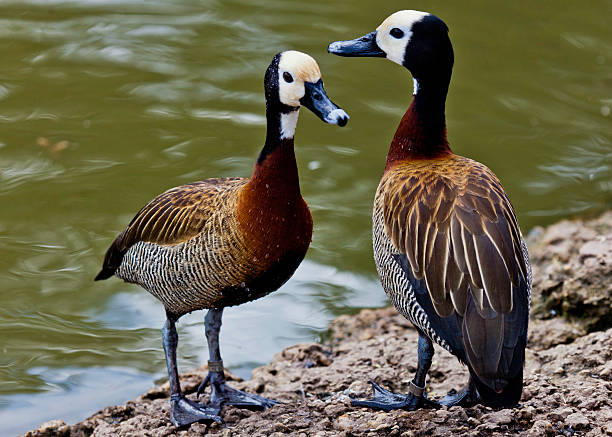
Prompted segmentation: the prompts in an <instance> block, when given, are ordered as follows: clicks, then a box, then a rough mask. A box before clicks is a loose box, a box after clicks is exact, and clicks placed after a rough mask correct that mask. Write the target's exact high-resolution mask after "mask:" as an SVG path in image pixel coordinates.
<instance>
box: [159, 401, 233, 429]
mask: <svg viewBox="0 0 612 437" xmlns="http://www.w3.org/2000/svg"><path fill="white" fill-rule="evenodd" d="M220 411H221V408H219V407H216V406H208V405H202V404H199V403H197V402H193V401H190V400H189V399H187V398H186V397H184V396H172V397H171V398H170V421H171V422H172V424H173V425H174V426H177V427H180V426H186V425H189V424H192V423H194V422H200V421H210V422H217V423H223V419H221V417H220V416H219V412H220Z"/></svg>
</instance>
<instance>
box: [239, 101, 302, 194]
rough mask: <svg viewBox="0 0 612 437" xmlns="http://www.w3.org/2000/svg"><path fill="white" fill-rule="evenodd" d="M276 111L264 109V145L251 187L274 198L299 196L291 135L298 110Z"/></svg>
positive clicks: (287, 107) (286, 108)
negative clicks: (275, 196) (276, 195)
mask: <svg viewBox="0 0 612 437" xmlns="http://www.w3.org/2000/svg"><path fill="white" fill-rule="evenodd" d="M282 106H283V107H282V108H280V109H279V110H271V108H270V107H268V108H267V111H266V118H267V123H268V126H267V132H266V142H265V144H264V147H263V148H262V150H261V153H260V155H259V158H258V159H257V162H256V163H255V168H254V170H253V175H252V176H251V184H252V186H253V188H256V189H257V190H258V191H261V194H262V195H264V196H266V195H271V196H274V195H275V194H281V193H282V194H283V195H285V196H287V195H293V196H299V195H300V182H299V178H298V169H297V163H296V160H295V151H294V148H293V135H294V133H295V126H296V124H297V119H298V113H299V108H292V107H289V106H285V105H282Z"/></svg>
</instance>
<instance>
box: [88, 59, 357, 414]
mask: <svg viewBox="0 0 612 437" xmlns="http://www.w3.org/2000/svg"><path fill="white" fill-rule="evenodd" d="M264 85H265V96H266V118H267V134H266V141H265V144H264V146H263V149H262V150H261V153H260V155H259V158H258V159H257V162H256V163H255V168H254V170H253V174H252V176H251V178H250V179H245V178H228V179H207V180H204V181H201V182H195V183H192V184H187V185H183V186H180V187H176V188H172V189H170V190H168V191H166V192H165V193H162V194H161V195H159V196H157V197H156V198H155V199H153V200H152V201H151V202H149V203H148V204H147V205H145V206H144V208H142V209H141V210H140V211H139V212H138V213H137V214H136V216H135V217H134V218H133V219H132V221H131V222H130V224H129V225H128V226H127V228H126V229H125V230H124V231H123V232H122V233H121V234H119V236H118V237H117V238H116V239H115V241H114V242H113V243H112V245H111V246H110V248H109V249H108V251H107V252H106V256H105V258H104V265H103V267H102V271H101V272H100V273H99V274H98V276H97V277H96V280H99V279H106V278H109V277H110V276H112V275H115V276H117V277H119V278H121V279H123V280H124V281H127V282H132V283H135V284H138V285H140V286H141V287H143V288H144V289H146V290H147V291H149V292H150V293H151V294H153V295H154V296H155V297H157V298H158V299H159V300H160V301H161V302H162V303H163V304H164V307H165V309H166V315H167V321H166V323H165V325H164V328H163V330H162V335H163V345H164V350H165V353H166V363H167V365H168V375H169V378H170V391H171V397H170V402H171V410H170V419H171V421H172V423H173V424H174V425H176V426H182V425H187V424H190V423H193V422H195V421H199V420H215V421H220V417H219V413H220V409H221V407H222V406H223V405H225V404H227V405H236V406H240V407H247V408H267V407H270V406H272V405H274V404H275V401H272V400H270V399H266V398H263V397H261V396H257V395H254V394H248V393H244V392H241V391H238V390H235V389H232V388H231V387H229V386H228V385H226V383H225V376H224V371H223V362H222V360H221V354H220V351H219V329H220V327H221V316H222V313H223V308H225V307H227V306H232V305H239V304H241V303H244V302H249V301H252V300H254V299H258V298H260V297H262V296H265V295H267V294H268V293H270V292H272V291H274V290H276V289H277V288H279V287H280V286H281V285H282V284H284V283H285V282H286V281H287V280H288V279H289V278H290V277H291V275H292V274H293V272H294V271H295V270H296V268H297V267H298V265H299V264H300V262H301V261H302V259H303V258H304V256H305V254H306V251H307V249H308V246H309V245H310V241H311V236H312V217H311V215H310V211H309V209H308V206H307V205H306V202H304V199H302V196H301V194H300V184H299V180H298V169H297V165H296V161H295V153H294V149H293V135H294V132H295V127H296V123H297V119H298V112H299V109H300V106H305V107H306V108H308V109H310V110H311V111H312V112H314V113H315V114H316V115H317V116H319V117H320V118H321V119H322V120H323V121H325V122H326V123H330V124H337V125H339V126H344V125H345V124H346V123H347V121H348V119H349V117H348V115H347V114H346V113H345V112H344V111H343V110H342V109H340V108H338V106H336V105H335V104H334V103H333V102H332V101H331V100H330V99H329V97H328V96H327V94H326V93H325V90H324V88H323V81H322V79H321V72H320V70H319V66H318V65H317V63H316V61H315V60H314V59H313V58H311V57H310V56H308V55H306V54H304V53H300V52H296V51H287V52H282V53H279V54H277V55H276V56H275V57H274V59H273V61H272V63H271V64H270V66H269V67H268V69H267V71H266V74H265V80H264ZM205 308H208V309H209V311H208V313H207V315H206V318H205V329H206V338H207V342H208V348H209V354H210V361H209V362H208V374H207V376H206V378H205V380H204V381H203V382H202V384H201V385H200V387H199V388H198V395H199V394H200V393H201V392H202V391H203V390H204V388H205V387H206V385H207V384H210V385H211V396H210V402H209V404H207V405H203V404H200V403H198V402H194V401H191V400H189V399H187V398H186V397H185V396H184V395H183V393H182V392H181V388H180V385H179V376H178V371H177V365H176V347H177V343H178V335H177V332H176V328H175V323H176V321H177V320H178V318H179V317H181V316H182V315H184V314H186V313H189V312H191V311H195V310H200V309H205Z"/></svg>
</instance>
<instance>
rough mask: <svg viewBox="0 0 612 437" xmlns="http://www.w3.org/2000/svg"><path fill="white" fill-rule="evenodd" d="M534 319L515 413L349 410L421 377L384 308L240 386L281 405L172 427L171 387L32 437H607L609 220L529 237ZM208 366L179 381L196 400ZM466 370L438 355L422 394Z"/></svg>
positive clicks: (338, 325)
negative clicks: (353, 400)
mask: <svg viewBox="0 0 612 437" xmlns="http://www.w3.org/2000/svg"><path fill="white" fill-rule="evenodd" d="M529 247H530V251H531V256H532V262H533V266H534V278H535V279H534V292H533V311H532V321H531V325H530V334H529V344H528V349H527V353H526V355H527V356H526V370H525V377H524V379H525V389H524V392H523V398H522V401H521V403H520V405H518V406H517V407H516V408H513V409H504V410H497V411H495V410H492V409H490V408H486V407H482V406H475V407H471V408H462V407H452V408H450V409H446V408H443V409H440V410H419V411H414V412H409V411H392V412H390V413H384V412H376V411H370V410H367V409H361V408H353V407H351V406H350V397H351V396H356V397H369V395H370V391H371V389H370V387H369V385H368V383H367V381H368V380H374V381H376V382H378V383H379V384H382V385H383V386H386V387H388V388H390V389H391V390H394V391H400V392H406V391H407V390H408V383H409V382H410V380H411V378H412V376H413V372H414V371H415V370H416V367H415V365H416V345H417V333H416V331H415V330H414V329H413V328H411V326H410V324H409V323H408V322H407V321H406V320H405V319H404V318H402V317H401V316H399V315H397V313H396V312H395V311H394V310H393V309H390V308H386V309H378V310H363V311H362V312H361V313H359V314H358V315H356V316H341V317H339V318H338V319H336V320H335V321H334V322H333V323H332V325H331V327H330V336H329V340H328V341H327V342H326V343H325V344H317V343H309V344H298V345H295V346H291V347H288V348H286V349H285V350H283V351H282V352H279V353H278V354H276V355H275V357H274V359H273V360H272V362H271V363H270V364H268V365H265V366H262V367H259V368H257V369H255V370H254V371H253V374H252V378H251V379H250V380H249V381H241V380H239V379H238V378H235V377H232V375H229V374H228V378H229V379H230V384H231V385H233V386H234V387H236V388H240V389H243V390H247V391H251V392H256V393H260V394H262V395H264V396H267V397H271V398H275V399H278V400H280V401H282V402H283V403H282V404H281V405H277V406H275V407H273V408H271V409H269V410H267V411H264V412H259V411H247V410H239V409H236V408H233V407H226V408H224V410H223V418H224V420H225V424H223V425H218V424H194V425H191V427H189V428H188V429H176V428H174V427H173V426H172V425H171V424H170V422H169V420H168V406H169V402H168V384H167V383H166V384H164V385H161V386H158V387H154V388H152V389H151V390H150V391H149V392H148V393H145V394H144V395H142V396H140V397H138V398H137V399H135V400H133V401H130V402H127V403H126V404H125V405H120V406H114V407H107V408H105V409H104V410H102V411H99V412H98V413H96V414H94V415H93V416H91V417H89V418H88V419H86V420H84V421H82V422H80V423H77V424H75V425H67V424H65V423H64V422H62V421H61V420H55V421H51V422H48V423H45V424H43V425H41V426H40V427H39V428H38V429H36V430H34V431H31V432H28V433H26V434H25V435H26V436H30V437H34V436H81V435H95V436H108V435H118V436H135V435H138V436H140V435H144V436H160V437H161V436H191V435H194V436H197V435H204V434H207V435H211V436H271V435H279V436H280V435H295V436H321V437H323V436H421V435H423V436H425V435H449V436H450V435H453V436H454V435H460V436H462V435H466V436H467V435H469V436H476V435H484V436H493V435H525V436H559V435H561V436H572V435H585V436H600V435H612V212H609V213H606V214H604V215H602V216H601V217H599V218H597V219H594V220H589V221H563V222H560V223H557V224H555V225H552V226H550V227H548V228H545V229H544V228H540V229H535V230H534V231H533V232H532V233H531V234H530V237H529ZM205 374H206V369H205V368H201V369H198V370H196V371H194V372H191V373H188V374H185V375H183V376H182V378H181V381H182V386H183V389H184V390H185V391H186V392H187V393H190V396H191V397H193V396H194V392H195V390H196V387H197V385H198V384H199V382H200V381H201V380H202V378H204V376H205ZM466 379H467V372H466V370H465V368H463V367H462V366H461V365H460V364H459V363H458V362H457V360H456V359H455V358H454V357H452V356H451V355H450V354H448V353H447V352H446V351H443V350H442V349H440V348H437V347H436V355H435V357H434V361H433V364H432V368H431V371H430V372H429V388H428V390H429V393H428V395H429V397H430V398H438V397H440V396H443V395H444V394H446V392H447V391H448V390H450V389H452V388H460V386H461V385H462V384H463V383H464V382H465V381H466Z"/></svg>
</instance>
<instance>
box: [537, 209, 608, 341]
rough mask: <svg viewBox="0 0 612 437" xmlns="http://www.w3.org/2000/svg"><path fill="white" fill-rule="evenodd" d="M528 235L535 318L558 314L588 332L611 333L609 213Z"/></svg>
mask: <svg viewBox="0 0 612 437" xmlns="http://www.w3.org/2000/svg"><path fill="white" fill-rule="evenodd" d="M532 234H534V237H532V238H530V239H528V247H529V249H530V257H531V259H532V264H533V278H534V280H533V301H534V302H533V307H532V310H533V314H534V315H537V316H538V317H539V318H550V317H551V316H554V315H555V314H560V315H563V316H564V317H565V318H566V319H568V320H571V321H573V322H575V323H577V324H579V325H581V326H582V327H583V328H584V329H585V330H586V331H587V332H592V331H595V330H602V329H607V328H610V327H612V281H611V280H610V277H612V211H610V212H607V213H605V214H603V215H602V216H601V217H599V218H597V219H594V220H588V221H580V220H574V221H569V220H563V221H561V222H559V223H557V224H554V225H551V226H549V227H548V228H546V229H541V228H540V229H539V230H536V231H535V232H533V233H532Z"/></svg>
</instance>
